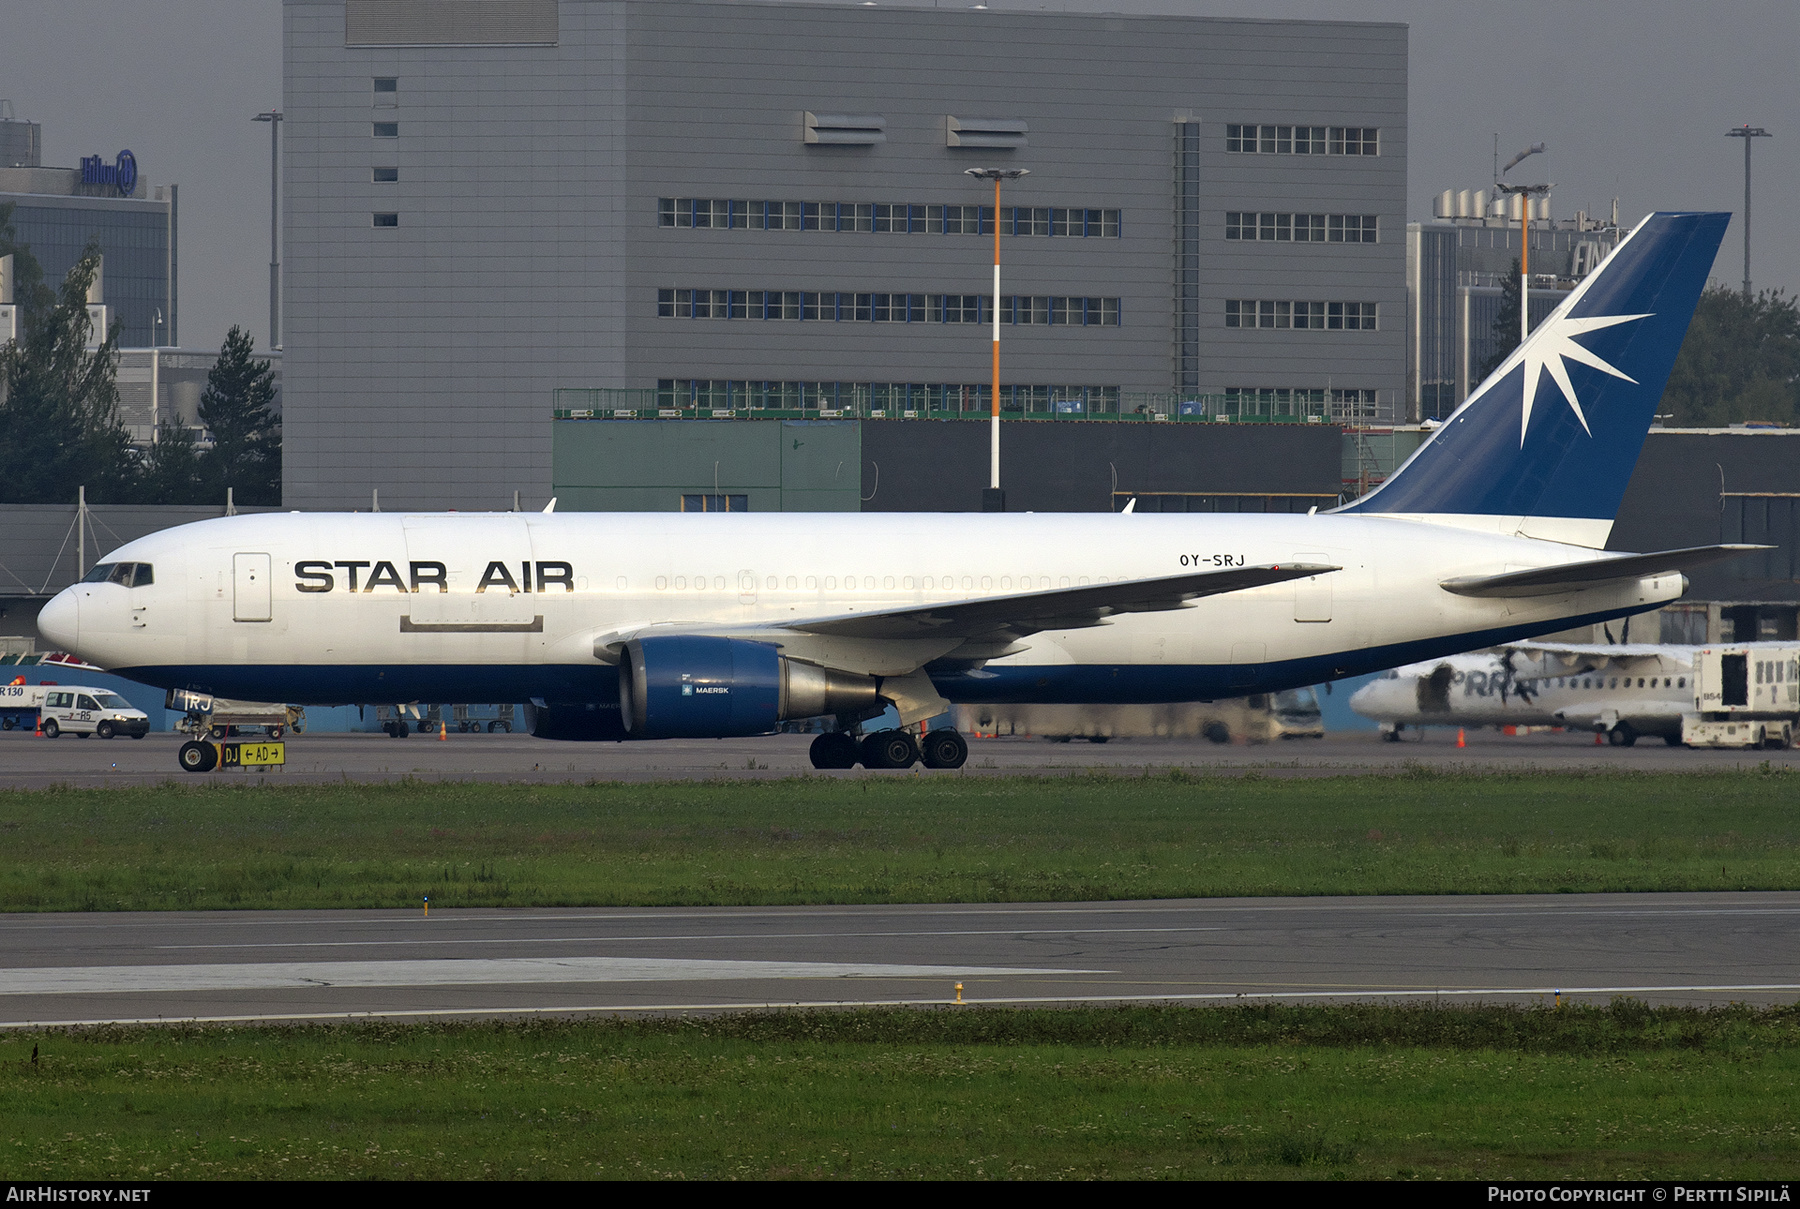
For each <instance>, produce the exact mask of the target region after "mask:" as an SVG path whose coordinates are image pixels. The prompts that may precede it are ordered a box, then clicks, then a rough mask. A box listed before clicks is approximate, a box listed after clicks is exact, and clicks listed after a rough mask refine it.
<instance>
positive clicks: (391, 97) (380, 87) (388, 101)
mask: <svg viewBox="0 0 1800 1209" xmlns="http://www.w3.org/2000/svg"><path fill="white" fill-rule="evenodd" d="M399 93H400V81H399V80H397V79H395V78H394V77H393V76H376V77H375V107H376V108H377V109H392V108H393V107H394V106H395V105H397V104H398V103H399V100H400V96H399Z"/></svg>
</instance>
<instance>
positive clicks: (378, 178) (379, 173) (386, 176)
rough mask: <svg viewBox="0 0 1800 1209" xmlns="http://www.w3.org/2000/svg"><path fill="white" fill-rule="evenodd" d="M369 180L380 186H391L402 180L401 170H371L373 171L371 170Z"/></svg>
mask: <svg viewBox="0 0 1800 1209" xmlns="http://www.w3.org/2000/svg"><path fill="white" fill-rule="evenodd" d="M369 179H370V180H372V181H374V182H375V183H376V184H378V185H382V184H390V183H392V182H394V181H397V180H399V179H400V169H398V168H371V169H369Z"/></svg>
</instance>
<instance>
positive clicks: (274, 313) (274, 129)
mask: <svg viewBox="0 0 1800 1209" xmlns="http://www.w3.org/2000/svg"><path fill="white" fill-rule="evenodd" d="M252 120H253V121H257V122H267V123H268V124H269V347H270V348H280V347H281V242H280V240H281V236H280V229H279V227H278V226H277V221H276V220H277V218H278V217H279V211H278V209H277V207H278V206H279V205H280V201H281V193H280V191H279V188H278V179H277V176H276V169H277V166H278V165H279V164H280V162H281V110H279V109H273V110H270V111H269V112H268V113H259V114H257V115H256V117H255V118H253V119H252Z"/></svg>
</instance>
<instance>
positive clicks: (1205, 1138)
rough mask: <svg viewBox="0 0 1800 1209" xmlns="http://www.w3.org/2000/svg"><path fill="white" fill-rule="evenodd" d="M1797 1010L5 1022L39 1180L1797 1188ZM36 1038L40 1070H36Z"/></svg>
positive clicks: (20, 1145)
mask: <svg viewBox="0 0 1800 1209" xmlns="http://www.w3.org/2000/svg"><path fill="white" fill-rule="evenodd" d="M1797 1041H1800V1009H1794V1008H1785V1009H1774V1010H1768V1011H1753V1010H1749V1009H1722V1010H1713V1011H1696V1010H1691V1009H1671V1008H1662V1009H1655V1010H1652V1009H1650V1008H1647V1007H1645V1006H1643V1005H1642V1004H1638V1003H1634V1002H1631V1001H1621V1002H1618V1003H1615V1004H1614V1005H1613V1006H1612V1007H1611V1008H1610V1009H1608V1008H1581V1007H1571V1008H1564V1009H1562V1010H1561V1011H1552V1010H1547V1009H1525V1010H1518V1009H1507V1008H1468V1009H1448V1010H1446V1009H1430V1008H1394V1007H1374V1006H1369V1007H1344V1008H1332V1009H1324V1008H1304V1007H1274V1008H1120V1009H1107V1010H1087V1011H1063V1012H1004V1011H987V1010H982V1009H960V1010H957V1009H951V1010H945V1011H937V1012H863V1013H841V1014H800V1013H784V1014H774V1015H767V1016H758V1015H748V1016H733V1017H722V1018H713V1019H698V1020H670V1019H661V1020H647V1021H630V1022H622V1021H606V1020H590V1021H583V1022H577V1023H553V1022H546V1021H539V1022H534V1023H530V1024H526V1025H519V1024H499V1023H489V1024H459V1025H443V1024H420V1025H406V1026H397V1025H385V1024H383V1025H375V1024H368V1025H342V1026H321V1027H299V1028H275V1027H270V1028H257V1029H173V1028H171V1029H140V1030H93V1031H85V1032H73V1033H32V1034H11V1035H6V1036H4V1037H0V1104H3V1105H4V1107H3V1108H0V1117H3V1118H4V1120H5V1130H4V1135H3V1138H0V1153H4V1155H5V1158H4V1160H0V1163H3V1165H4V1167H5V1170H6V1171H7V1174H8V1177H9V1178H12V1179H17V1180H35V1179H50V1178H54V1179H65V1180H73V1179H100V1178H107V1179H123V1180H132V1179H146V1178H176V1179H196V1178H209V1177H220V1178H224V1177H229V1178H256V1179H265V1178H277V1179H301V1178H307V1177H317V1178H361V1177H372V1178H392V1179H422V1178H431V1177H439V1178H467V1177H547V1178H572V1177H575V1178H579V1177H672V1176H673V1177H690V1178H731V1177H747V1178H768V1177H777V1178H779V1177H797V1178H808V1177H869V1178H881V1177H920V1178H936V1179H969V1178H982V1177H986V1178H1006V1177H1027V1178H1032V1177H1061V1176H1075V1177H1086V1176H1092V1177H1122V1178H1158V1177H1186V1178H1192V1177H1202V1178H1208V1177H1212V1178H1268V1177H1277V1178H1307V1177H1318V1178H1334V1177H1346V1176H1347V1177H1352V1178H1395V1177H1399V1178H1411V1177H1417V1178H1440V1177H1460V1178H1488V1177H1516V1178H1546V1179H1548V1178H1559V1179H1562V1178H1578V1177H1584V1178H1594V1179H1598V1178H1622V1179H1641V1178H1651V1177H1656V1178H1672V1177H1687V1178H1705V1177H1710V1178H1716V1179H1750V1178H1775V1177H1787V1176H1791V1175H1792V1173H1793V1167H1794V1155H1795V1153H1796V1148H1797V1147H1800V1098H1797V1097H1796V1086H1797V1081H1800V1045H1796V1042H1797ZM33 1047H37V1048H38V1050H39V1056H38V1061H37V1062H36V1063H35V1064H34V1063H33V1062H32V1060H31V1057H30V1052H31V1051H32V1049H33Z"/></svg>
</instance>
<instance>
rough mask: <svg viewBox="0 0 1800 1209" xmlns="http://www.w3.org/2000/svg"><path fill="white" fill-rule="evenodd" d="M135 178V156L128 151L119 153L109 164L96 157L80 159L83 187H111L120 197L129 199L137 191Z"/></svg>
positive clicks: (86, 156) (136, 171) (136, 170)
mask: <svg viewBox="0 0 1800 1209" xmlns="http://www.w3.org/2000/svg"><path fill="white" fill-rule="evenodd" d="M137 176H138V169H137V156H135V155H133V154H131V152H129V151H121V152H119V156H118V158H117V159H115V160H114V161H113V162H112V163H110V164H109V163H107V162H106V161H105V160H103V159H101V158H100V157H99V156H97V155H84V156H82V157H81V183H82V184H84V185H113V186H115V187H116V188H117V189H118V190H119V195H120V196H121V197H130V196H131V195H132V193H133V192H134V191H136V189H137Z"/></svg>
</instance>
